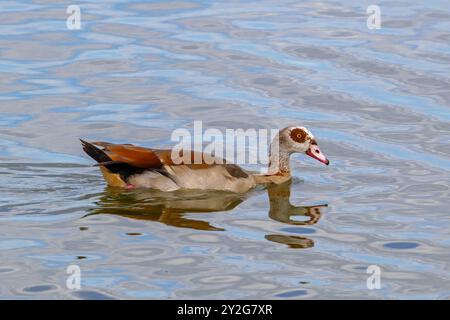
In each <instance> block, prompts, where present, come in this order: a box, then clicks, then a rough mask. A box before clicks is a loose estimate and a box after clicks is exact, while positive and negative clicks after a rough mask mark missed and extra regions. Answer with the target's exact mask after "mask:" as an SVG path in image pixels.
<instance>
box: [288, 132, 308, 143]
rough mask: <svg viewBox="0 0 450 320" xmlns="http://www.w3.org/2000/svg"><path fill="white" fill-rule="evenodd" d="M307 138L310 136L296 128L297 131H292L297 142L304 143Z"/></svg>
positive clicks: (292, 135) (293, 138)
mask: <svg viewBox="0 0 450 320" xmlns="http://www.w3.org/2000/svg"><path fill="white" fill-rule="evenodd" d="M307 137H308V134H307V133H306V132H305V131H304V130H302V129H300V128H295V129H292V131H291V138H292V140H294V141H295V142H298V143H304V142H305V141H306V138H307Z"/></svg>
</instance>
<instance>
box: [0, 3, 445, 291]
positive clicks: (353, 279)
mask: <svg viewBox="0 0 450 320" xmlns="http://www.w3.org/2000/svg"><path fill="white" fill-rule="evenodd" d="M76 2H77V3H78V4H79V5H80V6H81V17H82V29H81V30H68V29H67V27H66V18H67V16H68V15H67V14H66V7H67V5H69V4H73V1H70V2H68V1H50V0H48V1H47V0H33V1H30V0H29V1H25V0H23V1H7V0H2V1H1V2H0V20H1V21H2V22H1V24H0V177H1V184H0V298H20V299H29V298H62V299H72V298H77V299H79V298H82V299H83V298H85V299H86V298H87V299H104V298H190V299H196V298H214V299H218V298H280V299H298V298H345V299H352V298H363V299H379V298H396V299H411V298H427V299H437V298H438V299H443V298H444V299H448V298H450V267H449V261H450V259H449V258H450V254H449V252H450V250H449V249H450V248H449V247H450V220H449V209H448V202H449V188H448V186H449V181H450V155H449V153H450V143H449V129H450V123H449V120H450V112H449V104H450V90H449V89H450V76H449V75H450V33H449V30H450V6H449V3H448V1H438V0H435V1H415V2H414V3H411V1H379V2H378V3H377V4H378V5H379V6H380V8H381V15H382V28H381V29H379V30H369V29H368V28H367V26H366V19H367V15H366V8H367V6H368V5H369V4H371V3H370V2H367V1H360V2H357V1H339V2H338V1H336V2H332V1H329V2H328V1H327V2H320V1H255V2H253V1H241V2H240V1H214V2H213V1H176V2H166V1H159V2H158V1H154V2H147V1H119V0H108V1H86V0H79V1H76ZM194 120H202V121H203V125H204V127H205V128H206V127H214V128H219V129H225V128H252V127H255V126H256V127H257V128H277V127H283V126H285V125H288V124H302V125H305V126H307V127H308V128H309V129H311V131H313V132H314V134H315V135H316V136H317V138H318V140H319V142H320V145H321V148H322V150H323V151H324V152H325V153H326V154H327V156H328V157H329V158H330V160H331V165H330V166H329V167H325V166H322V165H320V164H319V163H318V162H314V161H313V160H310V159H306V158H305V157H304V156H301V155H295V156H293V158H292V162H293V164H292V166H293V170H294V175H295V179H294V181H293V183H292V185H284V186H279V187H278V188H274V189H273V188H272V189H269V190H261V189H258V190H255V191H253V192H252V193H250V194H248V195H245V196H236V195H232V194H216V193H214V194H204V193H195V194H186V193H183V192H182V193H178V194H173V195H170V196H166V195H162V194H158V193H152V192H149V191H144V190H141V191H127V192H119V191H117V190H114V189H110V188H106V187H105V185H104V182H103V179H102V177H101V175H100V172H99V171H98V168H94V167H92V166H91V164H92V161H91V160H90V159H88V158H87V157H86V156H85V155H84V154H83V152H82V150H81V148H80V144H79V141H78V138H79V137H83V138H85V139H91V140H106V141H112V142H129V143H136V144H140V145H143V146H155V147H170V146H171V145H172V144H173V143H172V142H171V141H170V135H171V133H172V130H174V129H175V128H180V127H184V128H188V129H191V128H192V123H193V121H194ZM326 205H327V206H326ZM72 264H76V265H78V266H80V268H81V271H82V288H81V290H75V291H74V290H69V289H67V288H66V279H67V276H68V275H67V273H66V268H67V266H69V265H72ZM369 265H378V266H379V267H380V268H381V271H382V273H381V289H380V290H368V289H367V287H366V280H367V277H368V274H366V269H367V267H368V266H369Z"/></svg>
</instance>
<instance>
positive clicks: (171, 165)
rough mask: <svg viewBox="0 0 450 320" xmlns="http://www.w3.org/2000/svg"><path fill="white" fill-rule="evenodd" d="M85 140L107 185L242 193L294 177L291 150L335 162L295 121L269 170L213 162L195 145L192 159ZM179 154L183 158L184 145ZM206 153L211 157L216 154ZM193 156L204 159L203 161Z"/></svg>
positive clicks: (282, 135) (274, 148)
mask: <svg viewBox="0 0 450 320" xmlns="http://www.w3.org/2000/svg"><path fill="white" fill-rule="evenodd" d="M275 142H277V143H275ZM81 143H82V145H83V150H84V151H85V152H86V153H87V154H88V155H89V156H90V157H92V158H93V159H94V160H96V161H97V162H98V163H97V164H96V165H97V166H99V167H100V169H101V171H102V173H103V176H104V178H105V180H106V182H107V183H108V185H110V186H115V187H124V188H127V189H130V188H151V189H157V190H161V191H175V190H179V189H201V190H223V191H231V192H237V193H243V192H247V191H249V190H250V189H252V188H254V187H255V186H256V185H259V184H271V183H275V184H279V183H283V182H285V181H288V180H290V179H291V170H290V166H289V157H290V155H291V154H292V153H295V152H298V153H306V154H307V155H309V156H310V157H312V158H314V159H316V160H318V161H320V162H322V163H324V164H326V165H328V164H329V163H330V162H329V160H328V159H327V158H326V157H325V156H324V155H323V153H322V152H321V151H320V149H319V147H318V145H317V142H316V140H315V138H314V136H313V134H312V133H311V132H310V131H309V130H308V129H306V128H304V127H296V126H290V127H286V128H284V129H282V130H280V131H279V132H278V134H277V135H276V136H275V138H274V140H273V142H272V144H271V148H270V155H269V169H268V173H267V174H265V175H261V174H255V173H251V172H248V171H245V170H243V169H241V168H240V167H239V166H237V165H235V164H229V163H226V161H225V160H223V159H215V160H216V161H214V163H213V164H208V163H211V162H210V161H207V162H206V161H205V154H201V153H197V152H194V151H187V152H189V153H190V159H191V161H190V163H189V164H184V163H183V162H181V163H180V161H178V160H179V159H177V161H173V160H174V159H172V157H171V154H172V152H171V150H161V149H149V148H143V147H138V146H134V145H131V144H113V143H108V142H92V143H90V142H86V141H84V140H81ZM179 156H180V157H182V158H183V159H184V157H183V156H184V155H183V151H181V152H180V155H179ZM187 156H188V157H189V154H187ZM206 156H208V157H210V158H209V160H210V159H211V155H206ZM194 159H195V160H197V159H200V160H201V161H200V163H198V161H194ZM218 160H219V161H218Z"/></svg>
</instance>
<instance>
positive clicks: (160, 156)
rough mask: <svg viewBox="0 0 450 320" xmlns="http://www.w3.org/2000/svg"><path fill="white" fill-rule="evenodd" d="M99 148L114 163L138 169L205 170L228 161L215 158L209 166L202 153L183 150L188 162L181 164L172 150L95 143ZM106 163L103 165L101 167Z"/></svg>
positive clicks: (181, 155)
mask: <svg viewBox="0 0 450 320" xmlns="http://www.w3.org/2000/svg"><path fill="white" fill-rule="evenodd" d="M92 144H95V145H97V146H100V147H103V151H104V152H105V153H106V154H107V155H108V156H109V157H110V158H111V160H112V161H113V162H124V163H128V164H130V165H132V166H134V167H137V168H143V169H150V168H161V167H162V166H163V165H169V166H174V165H189V166H190V167H192V168H195V169H205V168H208V167H209V166H210V165H214V164H225V163H226V161H225V160H224V159H221V158H217V157H215V158H214V159H215V161H214V163H212V164H208V163H206V161H205V157H204V154H203V153H201V152H195V151H191V150H187V151H184V150H181V152H180V154H179V156H180V158H181V159H179V160H180V161H181V160H183V159H184V155H185V154H186V153H187V154H186V160H187V161H185V162H186V163H185V162H184V161H182V162H181V163H179V161H174V160H173V159H172V151H171V150H161V149H149V148H144V147H138V146H134V145H132V144H113V143H108V142H101V141H99V142H93V143H92ZM102 164H104V163H101V165H102Z"/></svg>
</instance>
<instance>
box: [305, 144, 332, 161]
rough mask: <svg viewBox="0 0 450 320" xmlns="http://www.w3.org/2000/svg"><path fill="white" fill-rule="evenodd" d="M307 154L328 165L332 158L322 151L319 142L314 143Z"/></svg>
mask: <svg viewBox="0 0 450 320" xmlns="http://www.w3.org/2000/svg"><path fill="white" fill-rule="evenodd" d="M306 154H307V155H308V156H310V157H311V158H314V159H316V160H319V161H320V162H322V163H325V164H326V165H329V164H330V160H328V159H327V157H325V155H324V154H323V153H322V152H321V151H320V149H319V146H318V145H317V144H312V145H311V146H310V147H309V149H308V151H306Z"/></svg>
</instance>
